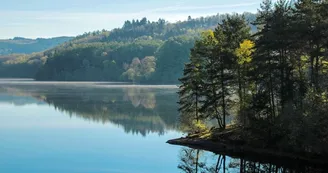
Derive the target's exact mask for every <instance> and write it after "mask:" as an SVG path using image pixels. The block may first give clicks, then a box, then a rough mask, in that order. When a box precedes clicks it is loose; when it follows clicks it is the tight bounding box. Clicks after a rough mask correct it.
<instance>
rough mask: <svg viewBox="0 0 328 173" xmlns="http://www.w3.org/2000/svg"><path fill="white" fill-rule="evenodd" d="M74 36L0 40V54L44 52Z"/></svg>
mask: <svg viewBox="0 0 328 173" xmlns="http://www.w3.org/2000/svg"><path fill="white" fill-rule="evenodd" d="M72 38H73V37H55V38H49V39H45V38H37V39H27V38H21V37H15V38H13V39H6V40H5V39H2V40H0V55H9V54H30V53H33V52H42V51H44V50H47V49H50V48H53V47H55V46H57V45H60V44H62V43H65V42H67V41H69V40H71V39H72Z"/></svg>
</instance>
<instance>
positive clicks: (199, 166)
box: [178, 148, 327, 173]
mask: <svg viewBox="0 0 328 173" xmlns="http://www.w3.org/2000/svg"><path fill="white" fill-rule="evenodd" d="M179 159H180V163H179V165H178V168H179V169H180V170H181V171H182V172H184V173H225V172H241V173H254V172H256V173H257V172H261V173H292V172H297V173H320V172H322V173H323V172H325V170H327V167H325V166H324V165H313V164H312V165H311V164H309V163H304V162H297V161H296V160H295V161H281V160H272V162H271V163H270V162H269V163H265V162H263V160H261V159H259V158H258V160H257V161H256V160H252V159H246V158H243V157H239V158H232V157H229V156H226V155H220V154H218V155H216V154H213V153H210V152H204V151H203V150H198V149H191V148H182V149H181V151H180V156H179ZM279 162H280V163H279Z"/></svg>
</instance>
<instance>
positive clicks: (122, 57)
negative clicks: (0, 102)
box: [0, 13, 256, 84]
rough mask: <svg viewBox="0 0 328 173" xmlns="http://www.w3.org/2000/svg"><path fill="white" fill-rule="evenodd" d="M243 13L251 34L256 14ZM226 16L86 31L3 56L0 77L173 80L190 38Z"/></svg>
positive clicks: (138, 22) (185, 57)
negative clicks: (60, 41)
mask: <svg viewBox="0 0 328 173" xmlns="http://www.w3.org/2000/svg"><path fill="white" fill-rule="evenodd" d="M243 15H244V16H245V18H246V19H247V21H248V23H249V25H250V26H251V27H252V31H253V32H255V31H256V28H255V26H254V25H252V24H251V23H252V22H253V21H254V20H255V18H256V15H255V14H252V13H244V14H243ZM227 16H228V15H227V14H217V15H214V16H208V17H201V18H195V19H194V18H192V17H190V16H189V17H188V18H187V17H186V19H187V20H186V21H180V22H176V23H170V22H167V21H165V20H164V19H159V20H158V21H153V22H151V21H149V20H148V19H147V18H142V19H141V20H132V21H126V22H125V23H124V25H123V26H122V27H121V28H117V29H113V30H111V31H106V30H102V31H95V32H90V33H85V34H83V35H80V36H77V37H76V38H74V39H72V40H71V41H69V42H66V43H64V44H61V45H59V46H57V47H55V48H53V49H50V50H47V51H44V52H41V53H34V54H33V55H16V56H15V58H10V57H8V56H7V57H2V58H1V59H2V65H1V66H0V77H30V78H35V79H36V80H59V81H131V82H135V83H157V84H169V83H171V84H177V83H179V80H178V78H179V77H180V76H182V74H183V67H184V63H186V62H187V61H188V57H189V54H190V49H191V48H192V47H193V45H194V42H195V39H197V38H199V36H200V33H201V32H202V31H204V30H208V29H214V28H215V26H216V25H217V24H218V23H221V22H222V20H223V19H226V18H227ZM17 56H19V57H18V58H17ZM0 61H1V60H0ZM19 69H21V70H19Z"/></svg>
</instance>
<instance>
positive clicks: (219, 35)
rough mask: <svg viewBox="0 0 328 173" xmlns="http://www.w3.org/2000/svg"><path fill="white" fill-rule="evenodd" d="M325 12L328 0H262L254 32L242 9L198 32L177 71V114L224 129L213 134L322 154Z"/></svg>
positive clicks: (325, 142)
mask: <svg viewBox="0 0 328 173" xmlns="http://www.w3.org/2000/svg"><path fill="white" fill-rule="evenodd" d="M327 16H328V1H312V0H299V1H297V2H294V1H292V2H290V1H286V0H280V1H278V2H276V3H273V2H272V1H271V0H264V1H263V3H262V4H261V9H260V10H259V11H258V16H257V19H256V20H255V22H254V24H255V25H256V26H257V27H258V32H257V33H255V34H252V33H251V28H250V27H249V26H248V24H247V21H245V17H244V16H242V15H232V16H228V18H227V19H224V20H223V22H222V23H220V24H219V25H218V26H217V27H216V28H215V30H214V31H211V30H210V31H206V32H203V34H202V36H201V38H200V39H198V40H197V41H196V43H195V46H194V48H193V49H192V51H191V56H190V58H189V63H187V64H186V65H185V68H184V76H183V77H182V78H181V79H180V80H181V82H182V85H181V87H180V91H179V95H180V112H181V114H182V122H184V123H185V124H190V125H191V126H190V127H194V128H192V129H191V131H196V132H197V131H198V132H199V131H201V130H206V128H205V127H204V126H205V125H204V124H203V122H206V121H207V120H209V119H210V120H215V121H216V122H217V123H216V126H215V128H217V129H218V130H219V131H222V130H223V131H225V130H224V129H230V132H229V135H228V137H227V135H223V134H222V135H221V134H220V133H212V132H211V133H212V134H211V133H210V134H209V136H211V137H210V138H211V139H215V140H221V141H222V140H228V141H229V140H232V141H237V142H238V144H241V143H243V144H245V145H249V146H252V147H256V148H270V149H273V150H275V151H277V150H279V151H285V152H294V153H311V154H314V155H321V156H322V155H325V156H327V154H328V148H327V146H328V118H327V111H328V110H327V108H328V107H327V103H328V100H327V98H328V90H327V89H328V81H327V79H328V71H327V70H328V51H327V50H328V18H327ZM233 115H237V116H236V120H235V122H234V123H233V125H231V124H229V125H227V124H226V118H227V117H229V116H233ZM207 132H208V130H207ZM218 134H220V135H218ZM218 136H219V137H218ZM308 158H309V157H308Z"/></svg>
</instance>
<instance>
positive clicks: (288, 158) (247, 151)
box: [166, 137, 328, 166]
mask: <svg viewBox="0 0 328 173" xmlns="http://www.w3.org/2000/svg"><path fill="white" fill-rule="evenodd" d="M166 143H168V144H171V145H178V146H185V147H189V148H193V149H201V150H206V151H210V152H213V153H215V154H223V155H228V156H230V157H235V158H244V159H249V160H252V161H258V162H267V163H275V164H277V165H284V164H291V163H292V164H293V163H295V162H297V163H306V164H310V165H321V166H322V165H324V166H326V165H327V164H328V157H322V156H317V155H314V154H310V153H300V154H297V153H292V152H282V151H277V150H274V149H270V148H255V147H251V146H247V145H242V144H231V142H229V144H228V143H225V142H223V141H220V140H219V141H213V140H211V139H201V138H197V137H195V138H188V137H181V138H177V139H171V140H168V141H167V142H166Z"/></svg>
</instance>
